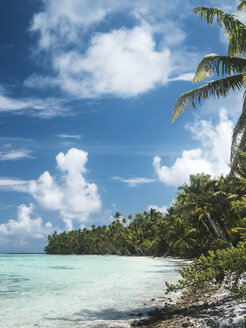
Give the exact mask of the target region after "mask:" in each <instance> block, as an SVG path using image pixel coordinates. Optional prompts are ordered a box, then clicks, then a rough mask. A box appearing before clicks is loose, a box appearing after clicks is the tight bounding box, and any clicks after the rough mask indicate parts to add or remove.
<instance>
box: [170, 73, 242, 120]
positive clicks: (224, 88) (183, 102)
mask: <svg viewBox="0 0 246 328" xmlns="http://www.w3.org/2000/svg"><path fill="white" fill-rule="evenodd" d="M243 76H244V75H243V74H238V75H233V76H229V77H226V78H223V79H220V80H217V81H213V82H209V83H207V84H205V85H203V86H201V87H199V88H197V89H195V90H191V91H189V92H186V93H184V94H182V95H181V96H180V97H179V98H178V100H177V102H176V104H175V107H174V110H173V119H172V122H173V123H174V121H175V120H176V119H177V117H178V116H179V115H180V114H181V112H184V111H185V109H186V108H188V107H192V108H196V106H197V103H199V104H201V100H202V99H208V98H210V97H212V96H217V97H218V98H219V97H221V96H223V97H225V96H226V95H227V94H228V92H229V91H230V90H236V89H238V90H240V89H241V88H242V87H244V83H243Z"/></svg>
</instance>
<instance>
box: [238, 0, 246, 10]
mask: <svg viewBox="0 0 246 328" xmlns="http://www.w3.org/2000/svg"><path fill="white" fill-rule="evenodd" d="M240 2H241V3H240V4H239V5H238V6H237V11H245V10H246V0H240Z"/></svg>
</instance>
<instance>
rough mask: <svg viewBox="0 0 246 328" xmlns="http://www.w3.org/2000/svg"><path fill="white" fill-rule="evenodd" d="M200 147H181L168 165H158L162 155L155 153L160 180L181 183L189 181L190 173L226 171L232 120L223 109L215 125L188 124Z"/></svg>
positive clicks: (154, 160)
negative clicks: (187, 148)
mask: <svg viewBox="0 0 246 328" xmlns="http://www.w3.org/2000/svg"><path fill="white" fill-rule="evenodd" d="M187 128H188V129H189V130H190V131H191V133H192V136H193V138H194V139H196V140H198V141H200V142H201V147H199V148H195V149H191V150H184V151H183V152H182V155H181V157H178V158H177V159H176V160H175V162H174V163H173V165H172V166H171V167H168V166H165V165H163V166H161V158H160V157H158V156H155V157H154V159H153V166H154V169H155V172H156V174H157V176H158V178H159V180H160V181H161V182H163V183H165V184H167V185H173V186H176V185H181V184H183V183H184V182H185V181H186V182H188V180H189V175H190V174H196V173H202V172H204V173H207V174H210V175H212V176H219V175H221V174H226V173H228V172H229V161H230V147H231V136H232V130H233V123H232V121H230V120H229V119H228V117H227V112H226V110H225V109H223V108H222V109H221V110H220V120H219V122H218V124H217V125H216V126H213V125H212V123H211V122H210V121H206V120H201V121H196V122H195V123H194V124H193V125H189V126H187Z"/></svg>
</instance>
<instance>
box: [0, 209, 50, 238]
mask: <svg viewBox="0 0 246 328" xmlns="http://www.w3.org/2000/svg"><path fill="white" fill-rule="evenodd" d="M33 210H34V206H33V205H32V204H30V206H26V205H20V206H19V208H18V217H17V220H9V221H8V222H7V223H2V224H0V235H5V236H10V235H14V236H16V237H21V238H28V237H31V238H44V237H46V236H47V235H48V234H49V233H51V230H52V224H51V223H50V222H47V223H45V224H43V220H42V218H40V217H37V218H35V219H32V218H31V215H32V214H33Z"/></svg>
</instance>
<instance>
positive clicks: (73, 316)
mask: <svg viewBox="0 0 246 328" xmlns="http://www.w3.org/2000/svg"><path fill="white" fill-rule="evenodd" d="M181 266H182V262H176V261H169V260H164V259H153V258H147V257H143V258H140V257H118V256H56V255H45V254H42V255H21V254H18V255H12V254H11V255H0V318H1V319H0V321H1V324H0V326H1V328H14V327H18V328H20V327H21V328H29V327H42V328H44V327H45V328H46V327H47V328H51V327H52V328H68V327H69V328H79V327H128V326H129V321H128V320H129V318H132V317H129V314H130V313H138V312H140V311H143V309H145V311H146V310H148V309H150V308H151V307H153V306H154V305H155V304H156V303H158V302H160V298H162V299H163V297H165V295H164V289H165V286H164V281H165V280H168V281H171V282H175V281H177V279H178V278H179V270H180V268H181ZM153 298H155V302H153V301H151V299H153Z"/></svg>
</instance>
